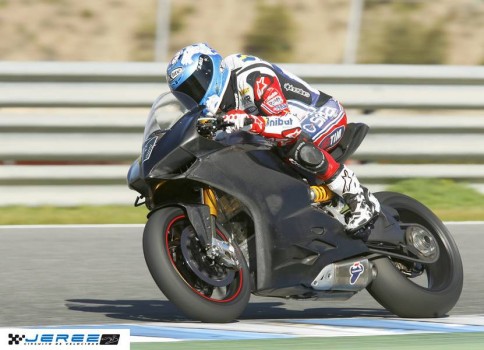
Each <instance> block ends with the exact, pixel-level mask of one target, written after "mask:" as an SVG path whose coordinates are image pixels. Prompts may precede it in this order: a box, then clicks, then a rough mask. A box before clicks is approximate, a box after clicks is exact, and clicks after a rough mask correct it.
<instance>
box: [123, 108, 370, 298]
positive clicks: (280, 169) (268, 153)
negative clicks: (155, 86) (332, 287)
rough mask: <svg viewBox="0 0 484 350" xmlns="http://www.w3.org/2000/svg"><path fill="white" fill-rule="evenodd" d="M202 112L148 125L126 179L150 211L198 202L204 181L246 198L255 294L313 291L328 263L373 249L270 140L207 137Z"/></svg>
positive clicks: (244, 135)
mask: <svg viewBox="0 0 484 350" xmlns="http://www.w3.org/2000/svg"><path fill="white" fill-rule="evenodd" d="M199 114H200V110H199V109H198V110H193V111H192V112H189V113H187V114H185V115H184V116H182V117H181V118H180V119H179V120H178V121H177V122H176V123H175V124H174V125H173V126H172V127H171V128H170V129H168V130H161V129H159V128H158V129H157V128H156V127H153V124H154V123H153V122H151V124H150V126H149V127H148V124H147V128H145V142H144V144H143V151H142V155H141V159H140V160H139V161H138V162H135V163H134V164H133V166H132V169H130V173H129V175H128V182H129V185H130V187H131V188H133V189H135V190H137V191H138V192H140V193H141V194H142V195H144V196H145V197H146V203H147V205H148V207H149V208H150V209H151V210H152V211H153V210H157V209H158V208H160V207H163V206H167V205H178V203H183V204H184V205H185V204H189V205H190V204H194V205H196V204H197V203H199V198H200V194H199V193H198V192H197V191H196V189H197V187H202V184H205V185H209V186H211V187H212V188H214V189H216V190H218V191H222V192H225V193H226V194H228V195H230V196H233V197H234V198H236V199H237V200H239V201H240V202H241V203H243V205H244V206H245V207H246V208H247V210H248V212H249V215H250V217H251V218H252V220H253V222H254V231H255V232H254V234H255V242H256V252H255V253H256V254H255V255H256V271H257V278H256V285H255V287H254V292H256V293H258V294H263V295H273V296H287V295H305V294H306V293H308V294H310V293H312V292H314V290H312V289H311V288H310V284H311V282H312V281H313V280H314V278H315V276H316V275H317V274H318V273H319V272H320V271H321V270H322V268H323V267H324V266H326V265H328V264H330V263H332V262H335V261H339V260H344V259H346V258H350V257H354V256H359V255H362V254H365V253H367V252H368V247H367V246H366V244H365V243H364V242H362V241H361V240H356V239H352V238H350V237H349V236H348V235H347V234H346V233H345V229H344V226H343V225H342V224H341V223H340V222H339V221H337V220H336V219H334V218H332V217H331V216H329V215H327V214H325V213H323V212H322V211H320V210H318V209H316V208H314V207H313V206H312V205H311V203H310V196H309V192H308V184H307V183H306V182H305V181H303V180H302V178H301V175H299V174H298V173H297V172H296V171H295V170H294V169H293V168H292V167H290V166H289V165H288V164H286V163H285V162H284V161H283V160H282V159H281V158H280V157H279V156H278V155H277V154H276V153H275V151H274V150H273V149H272V148H271V147H270V144H268V143H267V141H266V140H265V139H263V138H261V137H258V136H254V135H252V134H249V133H246V132H243V131H242V132H239V133H233V134H230V135H229V136H226V137H222V138H219V139H218V140H217V139H216V140H212V139H208V138H206V137H203V136H201V135H200V134H199V133H198V132H197V121H198V116H199ZM225 135H227V134H225ZM360 142H361V141H360ZM356 147H357V145H356ZM356 147H355V148H356ZM350 148H351V147H350ZM136 166H138V167H140V170H141V171H136V169H135V168H136ZM161 184H162V185H161Z"/></svg>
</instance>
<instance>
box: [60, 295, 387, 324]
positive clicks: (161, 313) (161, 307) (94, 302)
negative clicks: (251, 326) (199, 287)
mask: <svg viewBox="0 0 484 350" xmlns="http://www.w3.org/2000/svg"><path fill="white" fill-rule="evenodd" d="M66 307H67V308H68V309H69V310H72V311H80V312H92V313H101V314H104V315H105V316H106V317H109V318H114V319H121V320H129V321H141V322H184V321H191V320H190V319H188V318H187V317H186V316H185V315H183V314H182V313H181V312H180V311H179V310H178V309H177V308H176V306H175V305H174V304H173V303H171V302H169V301H166V300H99V299H69V300H66ZM389 316H393V314H391V313H389V312H388V311H386V310H384V309H366V308H308V309H301V310H288V309H286V308H285V304H284V303H283V302H257V303H249V305H248V306H247V309H246V310H245V311H244V313H243V314H242V315H241V317H239V319H291V318H292V319H294V318H304V319H307V318H347V317H389Z"/></svg>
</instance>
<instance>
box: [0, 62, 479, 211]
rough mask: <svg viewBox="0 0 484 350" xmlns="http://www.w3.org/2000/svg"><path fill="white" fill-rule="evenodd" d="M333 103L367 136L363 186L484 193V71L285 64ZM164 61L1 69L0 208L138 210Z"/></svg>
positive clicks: (358, 165)
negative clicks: (417, 184)
mask: <svg viewBox="0 0 484 350" xmlns="http://www.w3.org/2000/svg"><path fill="white" fill-rule="evenodd" d="M281 66H283V67H285V68H287V69H289V70H290V71H292V72H293V73H294V74H296V75H298V76H300V77H302V78H303V79H305V80H306V81H308V82H310V83H311V84H312V85H313V86H315V87H316V88H318V89H320V90H322V91H325V92H326V93H328V94H331V95H333V96H334V97H335V98H337V99H338V100H340V102H341V103H342V104H343V105H344V106H345V107H346V108H347V109H348V114H349V118H350V121H361V122H364V123H367V124H368V125H369V126H370V127H371V130H370V133H369V135H368V136H367V138H366V139H365V141H364V143H363V144H362V146H361V147H360V149H359V150H358V151H357V153H356V154H355V155H354V157H353V159H354V160H356V161H357V162H355V163H354V164H352V168H353V169H354V170H355V172H356V173H357V174H358V175H359V177H360V179H361V180H362V182H365V183H367V184H370V187H372V186H373V187H374V189H380V188H381V187H382V186H384V185H385V184H388V183H391V182H394V181H397V180H400V179H402V178H409V177H430V178H450V179H455V180H459V181H465V182H469V183H471V184H473V186H475V187H477V188H481V189H482V187H483V185H484V67H482V66H431V65H425V66H424V65H332V64H329V65H319V64H281ZM165 68H166V64H164V63H76V62H64V63H61V62H55V63H54V62H50V63H49V62H38V63H26V62H0V163H1V166H0V193H1V195H0V205H12V204H27V205H40V204H54V205H77V204H128V205H129V204H131V203H132V201H133V199H134V198H135V196H136V195H135V193H134V192H132V191H130V190H129V189H128V188H127V186H126V180H125V178H126V173H127V170H128V167H129V165H130V163H131V162H132V161H133V160H134V159H136V157H137V156H138V154H139V152H140V149H141V141H142V130H143V126H144V122H145V119H146V116H147V114H148V111H149V109H150V105H151V103H152V102H153V101H154V100H155V98H156V97H157V96H158V95H159V94H160V93H162V92H164V91H166V89H167V87H166V83H165V80H164V79H165V78H164V71H165Z"/></svg>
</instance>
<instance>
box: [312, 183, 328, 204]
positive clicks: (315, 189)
mask: <svg viewBox="0 0 484 350" xmlns="http://www.w3.org/2000/svg"><path fill="white" fill-rule="evenodd" d="M310 194H311V200H312V201H313V202H314V203H321V202H327V201H330V200H331V198H333V196H334V194H333V192H332V191H331V190H330V189H329V188H328V187H327V186H325V185H321V186H311V191H310Z"/></svg>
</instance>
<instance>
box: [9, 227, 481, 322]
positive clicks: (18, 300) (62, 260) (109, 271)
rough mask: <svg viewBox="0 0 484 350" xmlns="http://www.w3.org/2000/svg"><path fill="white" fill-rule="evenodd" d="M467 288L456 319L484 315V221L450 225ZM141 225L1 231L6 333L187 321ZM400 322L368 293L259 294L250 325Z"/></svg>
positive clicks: (250, 312)
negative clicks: (147, 255)
mask: <svg viewBox="0 0 484 350" xmlns="http://www.w3.org/2000/svg"><path fill="white" fill-rule="evenodd" d="M447 224H448V227H449V229H450V231H451V232H452V234H453V236H454V238H455V240H456V242H457V244H458V246H459V249H460V252H461V255H462V259H463V264H464V274H465V276H464V289H463V292H462V295H461V298H460V300H459V302H458V303H457V305H456V306H455V308H454V309H453V310H452V311H451V312H450V315H476V314H484V281H483V278H482V276H483V259H482V255H483V253H482V252H483V249H482V247H483V243H484V223H482V222H480V223H479V222H476V223H447ZM142 230H143V228H142V226H141V225H130V226H108V225H101V226H0V327H20V326H47V325H81V324H119V323H145V322H179V321H186V318H185V316H184V315H183V314H182V313H181V312H180V311H178V309H177V308H176V307H175V306H174V305H173V304H171V303H170V302H169V301H167V300H166V298H165V297H164V296H163V295H162V294H161V292H160V291H159V290H158V288H157V287H156V285H155V283H154V282H153V280H152V279H151V276H150V275H149V272H148V270H147V268H146V265H145V261H144V258H143V254H142V248H141V237H142ZM382 316H392V315H391V314H390V313H389V312H387V311H386V310H385V309H383V308H382V307H381V306H380V305H379V304H378V303H377V302H375V301H374V300H373V299H372V298H371V297H370V296H369V294H368V293H367V292H366V291H363V292H361V293H359V294H357V295H356V296H354V297H353V298H351V299H349V300H348V301H344V302H339V301H338V302H336V301H328V300H320V301H294V300H285V299H278V298H262V297H254V296H252V298H251V301H250V303H249V305H248V307H247V309H246V311H245V312H244V313H243V314H242V316H241V319H243V320H259V319H291V318H304V319H308V318H348V317H382Z"/></svg>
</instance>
